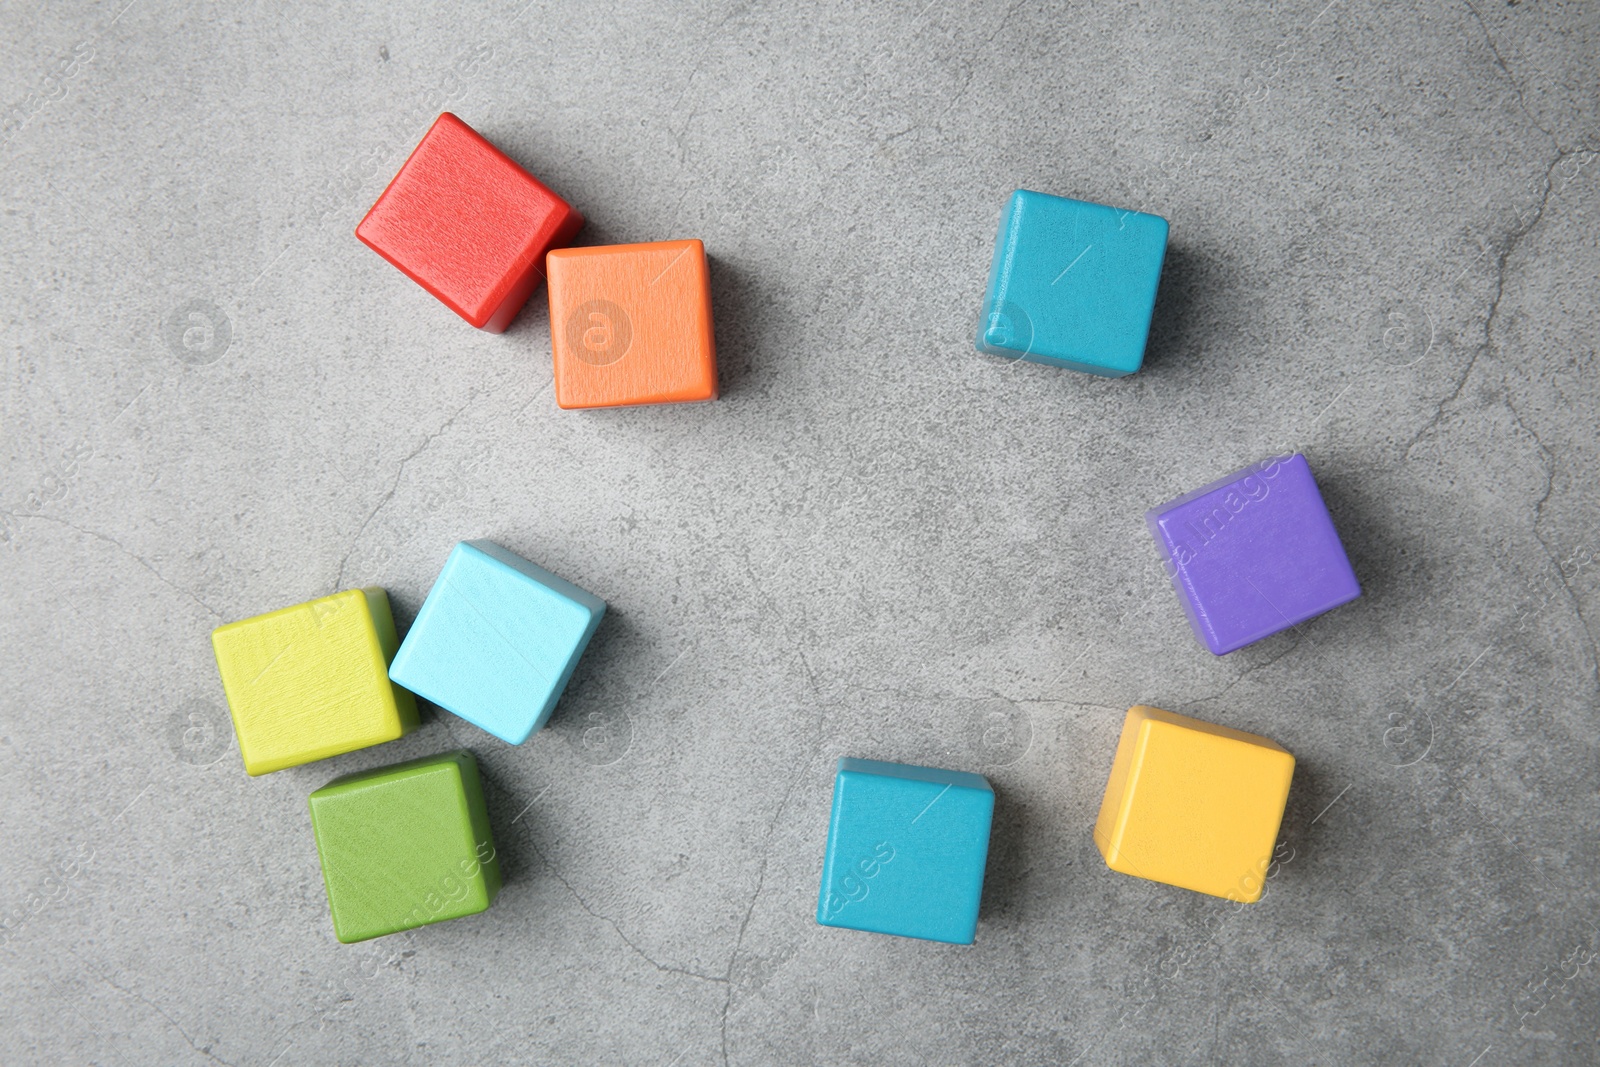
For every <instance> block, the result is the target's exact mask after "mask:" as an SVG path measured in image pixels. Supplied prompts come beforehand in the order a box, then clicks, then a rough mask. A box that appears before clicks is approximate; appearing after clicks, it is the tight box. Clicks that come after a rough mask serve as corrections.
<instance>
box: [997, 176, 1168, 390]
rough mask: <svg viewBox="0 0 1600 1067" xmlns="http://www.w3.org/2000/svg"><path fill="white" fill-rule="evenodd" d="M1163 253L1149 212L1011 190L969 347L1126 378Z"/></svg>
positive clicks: (1151, 305)
mask: <svg viewBox="0 0 1600 1067" xmlns="http://www.w3.org/2000/svg"><path fill="white" fill-rule="evenodd" d="M1166 254H1167V220H1166V219H1164V218H1161V217H1160V216H1158V215H1147V214H1145V213H1143V212H1140V211H1119V210H1117V209H1116V208H1109V207H1105V206H1104V205H1101V204H1090V203H1087V202H1085V201H1083V200H1068V199H1067V198H1065V197H1061V196H1050V195H1048V194H1045V193H1032V192H1029V191H1027V190H1026V189H1018V190H1017V191H1016V192H1014V193H1012V194H1011V200H1010V201H1009V202H1008V203H1007V204H1006V209H1005V212H1004V213H1003V214H1002V215H1001V217H1000V232H999V235H998V236H997V237H996V238H995V242H994V261H993V262H992V263H991V264H990V267H989V291H988V294H987V295H986V296H985V297H984V301H983V311H982V313H981V315H980V317H979V320H978V339H977V347H978V351H980V352H987V353H989V354H991V355H997V356H1006V357H1008V358H1010V359H1025V360H1028V361H1029V362H1031V363H1043V364H1046V365H1048V366H1053V367H1068V368H1070V369H1072V370H1079V371H1084V372H1086V373H1089V374H1098V375H1101V376H1103V377H1107V378H1120V377H1122V376H1123V375H1125V374H1132V373H1133V372H1134V371H1136V370H1138V369H1139V366H1140V364H1142V363H1143V362H1144V346H1145V341H1146V339H1147V338H1148V337H1149V335H1150V316H1151V314H1152V313H1153V312H1154V310H1155V304H1156V284H1157V283H1158V282H1159V281H1160V280H1161V264H1162V261H1163V260H1164V259H1165V258H1166Z"/></svg>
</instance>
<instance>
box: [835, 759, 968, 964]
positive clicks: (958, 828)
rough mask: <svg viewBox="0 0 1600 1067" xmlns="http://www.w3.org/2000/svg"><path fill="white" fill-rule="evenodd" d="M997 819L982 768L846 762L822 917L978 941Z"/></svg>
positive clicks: (838, 785)
mask: <svg viewBox="0 0 1600 1067" xmlns="http://www.w3.org/2000/svg"><path fill="white" fill-rule="evenodd" d="M993 818H994V789H993V788H992V787H990V785H989V783H988V781H987V780H986V779H985V778H984V777H983V776H982V775H980V774H969V773H967V772H965V771H944V770H936V769H934V768H931V767H912V766H909V765H907V764H903V763H883V762H880V761H878V760H864V759H842V760H840V761H839V770H838V773H837V774H836V775H835V777H834V780H833V818H832V821H831V822H830V823H829V826H828V848H827V852H826V854H825V855H824V858H823V861H822V890H821V893H820V894H819V896H818V899H817V922H819V923H821V924H822V925H823V926H838V927H843V928H845V929H849V930H868V931H871V932H872V933H878V934H895V935H897V936H899V937H920V938H924V939H926V940H928V941H947V942H950V943H952V944H957V945H970V944H972V940H973V937H974V935H975V934H976V932H977V928H978V902H979V900H980V898H981V897H982V896H983V869H984V866H985V864H986V863H987V862H988V858H989V826H990V823H991V822H992V821H993Z"/></svg>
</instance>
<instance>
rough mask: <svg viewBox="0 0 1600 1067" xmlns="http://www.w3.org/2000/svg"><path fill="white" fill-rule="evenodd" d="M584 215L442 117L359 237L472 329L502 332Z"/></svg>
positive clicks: (470, 132)
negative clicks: (553, 253)
mask: <svg viewBox="0 0 1600 1067" xmlns="http://www.w3.org/2000/svg"><path fill="white" fill-rule="evenodd" d="M582 227H583V216H582V215H581V214H580V213H579V212H578V211H577V210H576V209H575V208H573V207H572V205H570V204H568V203H567V202H566V201H565V200H563V199H562V198H561V197H560V196H557V195H556V194H555V193H554V192H552V191H551V190H550V189H549V188H548V187H546V186H545V185H544V183H543V182H541V181H539V179H537V178H535V177H534V176H533V175H531V174H529V173H528V172H527V171H525V170H523V169H522V168H521V167H520V166H518V165H517V164H516V163H515V162H514V161H513V160H512V159H511V158H510V157H508V156H507V155H506V154H505V153H504V152H501V151H500V150H499V149H498V148H496V147H495V146H494V145H492V144H490V143H489V141H488V140H486V139H485V138H484V137H483V136H481V135H480V134H479V133H478V132H477V131H476V130H474V129H473V128H472V127H470V126H468V125H467V124H466V123H465V122H462V121H461V120H460V119H459V118H457V117H456V116H454V115H452V114H450V113H449V112H448V111H447V112H445V113H444V114H442V115H440V116H439V118H438V120H437V121H435V122H434V124H433V126H432V127H431V128H430V129H429V130H428V132H427V134H426V135H424V136H423V138H422V141H421V143H420V144H418V145H417V147H416V150H415V151H414V152H412V153H411V156H410V158H409V159H407V160H406V161H405V164H404V165H403V166H401V168H400V172H399V173H398V174H396V175H395V177H394V180H393V181H392V182H390V183H389V187H388V188H387V189H385V190H384V191H383V194H382V195H381V196H379V197H378V200H377V203H375V204H373V205H372V210H371V211H369V212H367V216H366V218H364V219H362V220H361V223H360V225H358V226H357V227H356V236H357V237H359V238H360V239H361V240H362V241H363V242H364V243H365V244H366V245H367V246H368V247H369V248H371V249H372V250H373V251H375V252H377V253H378V254H379V255H380V256H382V257H383V258H384V259H387V260H388V261H389V262H390V263H392V264H394V265H395V266H396V267H398V268H400V270H401V271H403V272H404V273H405V274H406V276H407V277H409V278H411V280H412V281H414V282H416V283H417V284H418V285H420V286H422V287H423V288H424V289H426V290H427V291H428V292H430V293H432V294H433V295H434V296H435V297H437V298H438V299H439V300H441V301H443V302H444V304H445V305H446V306H448V307H449V308H450V309H451V310H452V311H454V312H455V313H456V314H458V315H460V316H461V317H462V318H464V319H466V320H467V321H468V322H470V323H472V325H474V326H477V327H479V328H481V329H484V330H488V331H490V332H491V333H499V332H501V331H503V330H504V329H505V328H506V327H507V326H509V325H510V324H511V320H512V319H514V318H516V316H517V312H519V311H521V310H522V306H523V304H525V303H527V300H528V296H529V294H531V293H532V292H533V290H534V288H535V287H536V286H537V285H538V284H539V281H540V279H541V278H542V277H543V276H544V273H543V272H544V259H545V254H546V253H547V252H549V251H550V249H552V248H558V247H560V246H562V245H564V244H566V243H567V242H569V241H571V240H572V239H573V238H574V237H575V236H577V233H578V231H579V230H580V229H581V228H582Z"/></svg>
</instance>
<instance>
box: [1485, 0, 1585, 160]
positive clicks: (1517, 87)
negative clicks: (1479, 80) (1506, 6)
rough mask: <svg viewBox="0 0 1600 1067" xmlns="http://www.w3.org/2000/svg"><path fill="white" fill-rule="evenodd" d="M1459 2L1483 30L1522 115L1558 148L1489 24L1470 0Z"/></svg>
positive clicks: (1552, 133)
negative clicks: (1529, 102) (1507, 63)
mask: <svg viewBox="0 0 1600 1067" xmlns="http://www.w3.org/2000/svg"><path fill="white" fill-rule="evenodd" d="M1461 2H1462V4H1463V5H1464V6H1465V7H1466V9H1467V10H1468V11H1469V12H1471V13H1472V18H1473V20H1474V21H1475V22H1477V24H1478V29H1480V30H1482V31H1483V42H1484V44H1486V45H1488V46H1489V54H1490V55H1492V56H1494V65H1495V66H1497V67H1499V68H1500V73H1501V74H1504V75H1505V77H1506V81H1507V82H1509V83H1510V85H1511V91H1512V92H1514V93H1516V94H1517V106H1518V107H1520V108H1521V109H1522V113H1523V114H1524V115H1526V116H1528V121H1529V122H1531V123H1533V125H1534V127H1535V128H1536V129H1538V131H1539V132H1540V133H1542V134H1544V135H1545V136H1546V137H1548V138H1550V140H1551V142H1552V143H1553V144H1554V145H1555V146H1556V147H1557V148H1560V147H1561V141H1560V139H1559V138H1557V137H1556V135H1555V133H1554V132H1553V131H1551V130H1549V129H1546V128H1545V126H1544V124H1543V123H1541V122H1540V121H1539V119H1538V118H1537V117H1536V116H1535V115H1534V113H1533V111H1532V110H1531V109H1530V108H1529V107H1528V98H1527V97H1526V96H1524V95H1523V92H1522V85H1521V83H1519V82H1518V81H1517V79H1516V78H1514V77H1512V75H1511V68H1510V67H1508V66H1506V61H1505V57H1504V56H1502V55H1501V54H1500V49H1499V48H1498V47H1497V46H1496V45H1495V43H1494V35H1493V34H1491V33H1490V32H1489V24H1488V23H1486V22H1484V21H1483V16H1482V15H1480V14H1478V9H1477V8H1476V7H1474V6H1473V5H1472V0H1461Z"/></svg>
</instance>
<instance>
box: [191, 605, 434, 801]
mask: <svg viewBox="0 0 1600 1067" xmlns="http://www.w3.org/2000/svg"><path fill="white" fill-rule="evenodd" d="M399 644H400V642H399V638H398V637H397V635H396V634H395V629H394V617H393V616H392V615H391V614H390V613H389V595H388V594H387V593H385V592H384V591H383V590H382V589H378V588H370V589H349V590H346V591H345V592H342V593H335V594H333V595H332V596H326V597H323V598H322V599H320V600H313V601H311V602H310V603H307V604H297V605H296V606H294V607H292V608H283V609H282V610H280V611H272V612H268V613H267V614H265V615H257V616H256V617H255V618H253V619H244V620H242V621H240V622H231V623H229V624H227V625H226V626H219V627H217V628H216V629H215V630H213V631H211V647H212V648H213V649H214V650H215V651H216V654H217V670H218V671H219V672H220V673H221V674H222V689H223V691H224V692H225V693H226V694H227V696H228V707H229V709H230V710H231V711H232V712H233V729H234V733H235V734H236V735H238V738H239V753H240V755H242V756H243V757H244V769H245V771H246V772H248V773H250V774H266V773H268V772H270V771H279V770H282V769H283V768H285V767H295V766H298V765H299V764H302V763H310V762H311V761H313V760H319V759H326V758H327V757H329V756H337V755H338V754H339V753H341V752H353V751H354V750H356V749H358V748H366V747H367V746H368V745H376V744H380V743H381V742H384V741H393V740H395V739H396V738H398V737H401V736H403V735H405V734H407V733H409V732H410V731H411V730H413V729H415V728H416V725H417V700H416V697H414V696H412V695H411V694H410V693H409V692H407V691H406V690H404V689H402V688H400V687H399V686H397V685H395V684H394V683H392V682H390V681H389V661H390V660H392V659H393V658H394V654H395V649H396V648H397V647H398V646H399Z"/></svg>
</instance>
